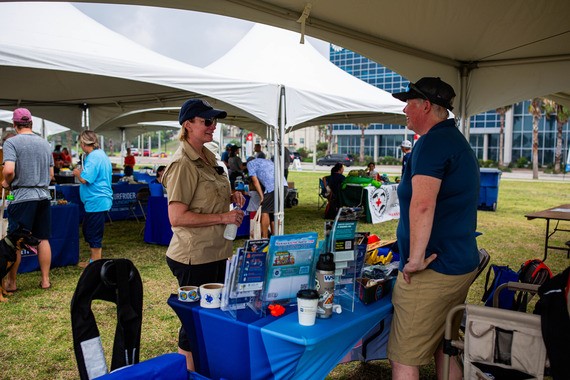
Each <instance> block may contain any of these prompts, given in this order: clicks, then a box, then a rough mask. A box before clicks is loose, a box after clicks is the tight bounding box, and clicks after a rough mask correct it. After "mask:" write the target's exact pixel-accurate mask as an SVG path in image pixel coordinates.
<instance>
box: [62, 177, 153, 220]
mask: <svg viewBox="0 0 570 380" xmlns="http://www.w3.org/2000/svg"><path fill="white" fill-rule="evenodd" d="M79 186H80V185H75V184H73V185H72V184H63V185H56V188H55V189H56V192H57V193H58V194H60V195H62V196H63V197H64V198H65V199H66V200H67V201H68V202H71V203H75V204H77V205H79V218H80V220H83V215H84V214H85V208H84V207H83V203H82V202H81V197H80V196H79ZM112 186H113V206H112V207H111V210H110V211H109V215H110V216H111V219H112V220H125V219H129V218H134V217H133V215H132V214H131V212H130V210H129V204H131V203H132V202H136V199H137V191H139V190H140V189H142V188H145V187H148V184H146V183H142V184H132V185H131V184H129V183H127V182H118V183H114V184H113V185H112ZM134 210H135V213H136V214H137V216H138V217H142V211H141V209H140V207H135V208H134Z"/></svg>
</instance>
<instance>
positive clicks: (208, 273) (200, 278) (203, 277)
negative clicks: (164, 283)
mask: <svg viewBox="0 0 570 380" xmlns="http://www.w3.org/2000/svg"><path fill="white" fill-rule="evenodd" d="M226 262H227V260H225V259H224V260H219V261H214V262H212V263H206V264H197V265H196V264H192V265H187V264H182V263H180V262H178V261H174V260H172V259H171V258H169V257H167V258H166V263H167V264H168V267H169V268H170V270H171V271H172V274H173V275H174V277H176V279H178V285H179V286H198V287H199V286H200V285H203V284H207V283H209V282H218V283H222V284H223V283H224V278H225V277H226ZM178 347H180V348H181V349H183V350H184V351H192V349H191V348H190V341H189V340H188V336H187V335H186V330H184V326H182V327H180V331H179V332H178Z"/></svg>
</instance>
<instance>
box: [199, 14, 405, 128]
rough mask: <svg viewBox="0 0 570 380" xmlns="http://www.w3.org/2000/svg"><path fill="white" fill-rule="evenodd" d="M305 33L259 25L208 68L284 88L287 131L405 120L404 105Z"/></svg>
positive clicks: (400, 122)
mask: <svg viewBox="0 0 570 380" xmlns="http://www.w3.org/2000/svg"><path fill="white" fill-rule="evenodd" d="M300 37H301V36H300V34H298V33H294V32H290V31H287V30H284V29H279V28H275V27H271V26H267V25H263V24H256V25H255V26H254V27H253V28H252V29H251V30H250V31H249V32H248V33H247V34H246V35H245V36H244V37H243V38H242V39H241V40H240V41H239V42H238V43H237V44H236V45H235V46H234V47H233V48H232V49H231V50H229V51H228V52H227V53H226V54H225V55H224V56H222V57H221V58H219V59H218V60H217V61H215V62H213V63H212V64H210V65H209V66H207V67H206V69H207V70H211V71H213V72H216V73H219V74H223V75H228V76H231V77H236V78H240V79H243V80H257V81H263V82H268V83H275V84H278V85H282V86H284V88H285V99H286V100H285V102H286V107H285V112H286V114H285V120H286V123H285V128H286V130H288V131H289V130H292V129H298V128H301V127H304V126H310V125H322V124H329V123H350V122H354V123H372V122H376V123H386V124H390V123H394V124H405V123H406V120H405V117H404V113H403V108H404V106H405V103H403V102H401V101H399V100H397V99H395V98H394V97H392V95H391V94H390V93H388V92H386V91H383V90H380V89H379V88H376V87H374V86H372V85H370V84H368V83H366V82H364V81H362V80H360V79H358V78H356V77H354V76H352V75H350V74H349V73H347V72H345V71H343V70H342V69H340V68H339V67H337V66H336V65H334V64H332V63H331V62H330V61H329V60H327V59H326V58H324V57H323V56H322V55H321V54H320V53H319V52H318V51H317V50H316V49H315V48H314V47H313V46H312V45H311V44H310V43H309V42H308V41H305V43H304V44H300V43H299V40H300ZM251 57H255V59H251Z"/></svg>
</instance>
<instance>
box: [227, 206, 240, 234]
mask: <svg viewBox="0 0 570 380" xmlns="http://www.w3.org/2000/svg"><path fill="white" fill-rule="evenodd" d="M239 209H240V207H239V206H238V205H232V207H231V210H239ZM237 230H238V226H237V225H236V224H234V223H230V224H226V229H225V230H224V239H227V240H235V238H236V235H237Z"/></svg>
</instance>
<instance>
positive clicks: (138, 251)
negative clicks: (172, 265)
mask: <svg viewBox="0 0 570 380" xmlns="http://www.w3.org/2000/svg"><path fill="white" fill-rule="evenodd" d="M323 175H324V173H314V172H295V171H293V172H291V173H290V176H289V181H294V182H295V187H296V188H297V189H298V191H299V205H298V206H296V207H293V208H288V209H286V210H285V232H286V233H296V232H305V231H316V232H318V233H319V236H320V238H322V237H323V214H324V210H323V209H320V210H317V199H318V196H317V194H318V178H319V177H321V176H323ZM563 203H570V184H569V183H563V182H546V181H540V182H539V181H534V182H533V181H515V180H506V179H503V180H501V183H500V186H499V200H498V208H497V211H496V212H486V211H480V212H479V225H478V230H479V231H480V232H482V233H483V235H482V236H480V237H479V238H478V243H479V246H480V247H483V248H486V249H487V250H488V251H489V253H490V254H491V263H495V264H501V265H510V266H511V267H512V268H514V269H517V268H518V267H519V266H520V264H521V263H522V262H523V261H525V260H527V259H530V258H542V254H543V244H544V228H545V221H543V220H533V221H527V220H526V218H525V217H524V215H525V214H526V213H529V212H533V211H538V210H542V209H545V208H548V207H554V206H557V205H560V204H563ZM396 226H397V221H390V222H386V223H381V224H376V225H372V224H366V223H360V224H359V227H358V230H359V231H370V232H372V233H375V234H377V235H378V236H380V237H381V238H382V239H394V238H395V230H396ZM141 228H142V223H140V224H138V223H137V222H136V221H117V222H114V223H113V224H112V225H107V226H106V231H105V238H104V247H103V256H104V257H107V258H111V257H115V258H118V257H124V258H129V259H130V260H132V261H133V262H134V263H135V265H136V266H137V268H138V270H139V271H140V273H141V277H142V279H143V286H144V313H143V326H142V337H141V355H140V356H141V360H146V359H149V358H152V357H154V356H157V355H161V354H163V353H167V352H174V351H176V343H177V334H178V333H177V331H178V326H179V321H178V318H177V317H176V315H175V314H174V312H173V311H172V310H171V309H170V307H169V306H168V305H167V304H166V299H167V298H168V296H169V295H170V294H171V293H172V292H174V291H175V289H176V288H177V284H176V280H175V279H174V277H173V276H172V274H171V273H170V270H169V269H168V267H167V265H166V263H165V259H164V255H165V252H166V247H162V246H156V245H148V244H145V243H144V242H143V237H142V235H141V234H140V230H141ZM567 239H568V235H567V234H566V235H564V233H559V235H558V236H557V235H554V239H553V243H555V244H557V245H559V244H563V243H564V242H565V241H566V240H567ZM243 242H244V241H243V240H238V241H236V243H235V245H236V246H237V245H241V244H243ZM80 250H81V254H80V256H81V257H80V258H81V260H85V259H86V258H87V257H88V247H87V245H85V243H83V242H81V247H80ZM547 263H548V265H549V266H550V267H551V269H552V270H553V271H554V272H555V273H559V272H561V271H562V270H563V269H564V268H566V267H567V266H568V265H569V264H570V260H568V259H566V255H565V254H562V252H561V251H559V252H552V251H551V253H550V255H549V258H548V261H547ZM80 274H81V269H80V268H78V267H65V268H55V269H53V270H52V272H51V277H52V284H53V287H52V289H51V290H50V291H42V290H40V289H38V282H39V273H38V272H34V273H26V274H21V275H19V276H18V288H19V290H18V292H17V293H15V294H14V295H13V296H11V297H10V300H9V302H7V303H2V304H0V316H2V322H3V323H2V328H0V378H2V379H25V378H33V379H34V380H41V379H76V378H77V377H78V373H77V369H76V368H77V367H76V362H75V356H74V353H73V342H72V337H71V322H70V312H69V305H70V302H71V297H72V295H73V292H74V289H75V286H76V285H77V280H78V279H79V275H80ZM483 285H484V278H483V277H480V278H479V279H478V280H477V281H476V282H475V283H474V285H473V286H472V289H471V291H470V293H469V298H468V301H469V302H470V303H480V297H481V295H482V293H483ZM93 309H94V311H95V315H96V318H97V322H98V326H99V330H100V331H101V336H102V340H103V345H104V349H105V353H106V356H107V358H110V355H111V351H112V341H113V336H114V329H115V323H116V315H115V313H116V309H115V307H114V305H112V304H109V303H107V302H103V301H96V302H95V303H94V305H93ZM329 378H330V379H361V378H362V379H364V378H367V379H369V378H375V379H389V378H390V366H389V365H388V364H387V363H386V362H385V361H373V362H370V363H367V364H361V363H358V362H353V363H348V364H343V365H339V366H337V367H336V368H335V370H334V371H333V372H331V374H330V375H329ZM422 378H426V379H430V378H435V377H434V374H433V366H428V367H426V368H425V369H422Z"/></svg>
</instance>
